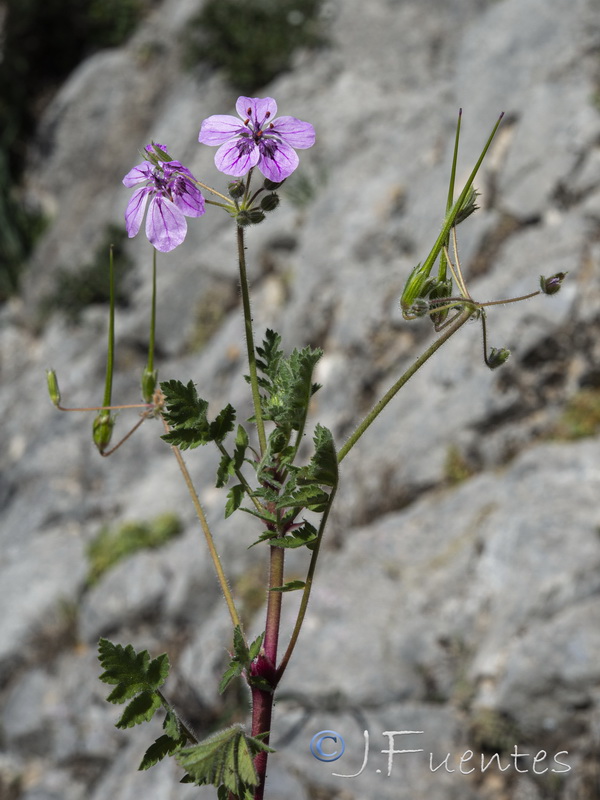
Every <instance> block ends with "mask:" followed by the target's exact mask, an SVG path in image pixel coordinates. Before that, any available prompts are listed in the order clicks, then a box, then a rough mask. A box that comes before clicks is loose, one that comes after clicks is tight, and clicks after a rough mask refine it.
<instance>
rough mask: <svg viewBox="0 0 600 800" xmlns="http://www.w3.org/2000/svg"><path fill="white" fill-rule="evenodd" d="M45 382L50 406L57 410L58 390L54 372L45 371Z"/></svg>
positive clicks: (51, 370)
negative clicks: (50, 402)
mask: <svg viewBox="0 0 600 800" xmlns="http://www.w3.org/2000/svg"><path fill="white" fill-rule="evenodd" d="M46 380H47V382H48V394H49V395H50V400H51V401H52V405H54V406H56V407H57V408H58V406H59V405H60V389H59V388H58V378H57V377H56V372H54V370H53V369H47V370H46Z"/></svg>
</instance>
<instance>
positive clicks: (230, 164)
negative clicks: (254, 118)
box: [215, 139, 260, 178]
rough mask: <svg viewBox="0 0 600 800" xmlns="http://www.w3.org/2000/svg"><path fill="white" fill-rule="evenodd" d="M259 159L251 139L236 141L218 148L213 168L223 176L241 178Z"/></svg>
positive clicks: (258, 153) (256, 148)
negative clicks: (222, 173) (223, 174)
mask: <svg viewBox="0 0 600 800" xmlns="http://www.w3.org/2000/svg"><path fill="white" fill-rule="evenodd" d="M259 158H260V152H259V150H258V146H257V145H256V144H255V143H254V142H253V141H252V140H251V139H243V140H240V139H236V140H235V141H233V142H226V143H225V144H223V145H221V147H219V149H218V150H217V152H216V153H215V166H216V167H217V169H218V170H219V172H224V173H225V175H233V176H234V177H235V178H241V177H242V175H245V174H246V173H247V172H248V170H250V169H251V168H252V167H255V166H256V164H257V163H258V159H259Z"/></svg>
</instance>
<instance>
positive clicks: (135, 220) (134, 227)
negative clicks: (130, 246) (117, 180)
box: [125, 186, 152, 239]
mask: <svg viewBox="0 0 600 800" xmlns="http://www.w3.org/2000/svg"><path fill="white" fill-rule="evenodd" d="M151 192H152V189H151V188H150V187H149V186H142V187H140V188H139V189H136V190H135V192H134V193H133V194H132V195H131V197H130V199H129V203H128V204H127V208H126V209H125V228H126V230H127V235H128V236H129V238H130V239H131V238H132V237H133V236H136V235H137V233H138V232H139V230H140V226H141V224H142V219H143V218H144V211H145V210H146V203H147V202H148V195H149V194H150V193H151Z"/></svg>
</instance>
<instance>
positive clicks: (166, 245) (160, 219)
mask: <svg viewBox="0 0 600 800" xmlns="http://www.w3.org/2000/svg"><path fill="white" fill-rule="evenodd" d="M186 233H187V222H186V221H185V217H184V216H183V213H182V212H181V211H180V210H179V209H178V208H177V206H176V205H175V204H174V203H172V202H171V201H170V200H168V199H167V198H166V197H161V196H160V195H156V196H155V197H153V198H152V200H151V201H150V206H149V208H148V216H147V218H146V236H147V237H148V241H149V242H150V244H151V245H153V247H155V248H156V249H157V250H159V251H160V252H161V253H168V252H170V251H171V250H174V249H175V248H176V247H178V246H179V245H180V244H181V243H182V242H183V240H184V239H185V235H186Z"/></svg>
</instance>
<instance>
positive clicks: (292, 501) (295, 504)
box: [277, 484, 329, 512]
mask: <svg viewBox="0 0 600 800" xmlns="http://www.w3.org/2000/svg"><path fill="white" fill-rule="evenodd" d="M328 501H329V495H328V494H327V492H325V491H324V490H323V489H321V487H320V486H318V485H317V484H310V485H308V486H302V487H301V488H300V489H297V490H296V491H295V492H293V494H286V495H282V497H280V498H279V500H278V502H277V505H278V507H280V508H300V509H302V508H308V509H310V510H311V511H318V512H321V511H323V510H324V509H325V507H326V505H327V503H328Z"/></svg>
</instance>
